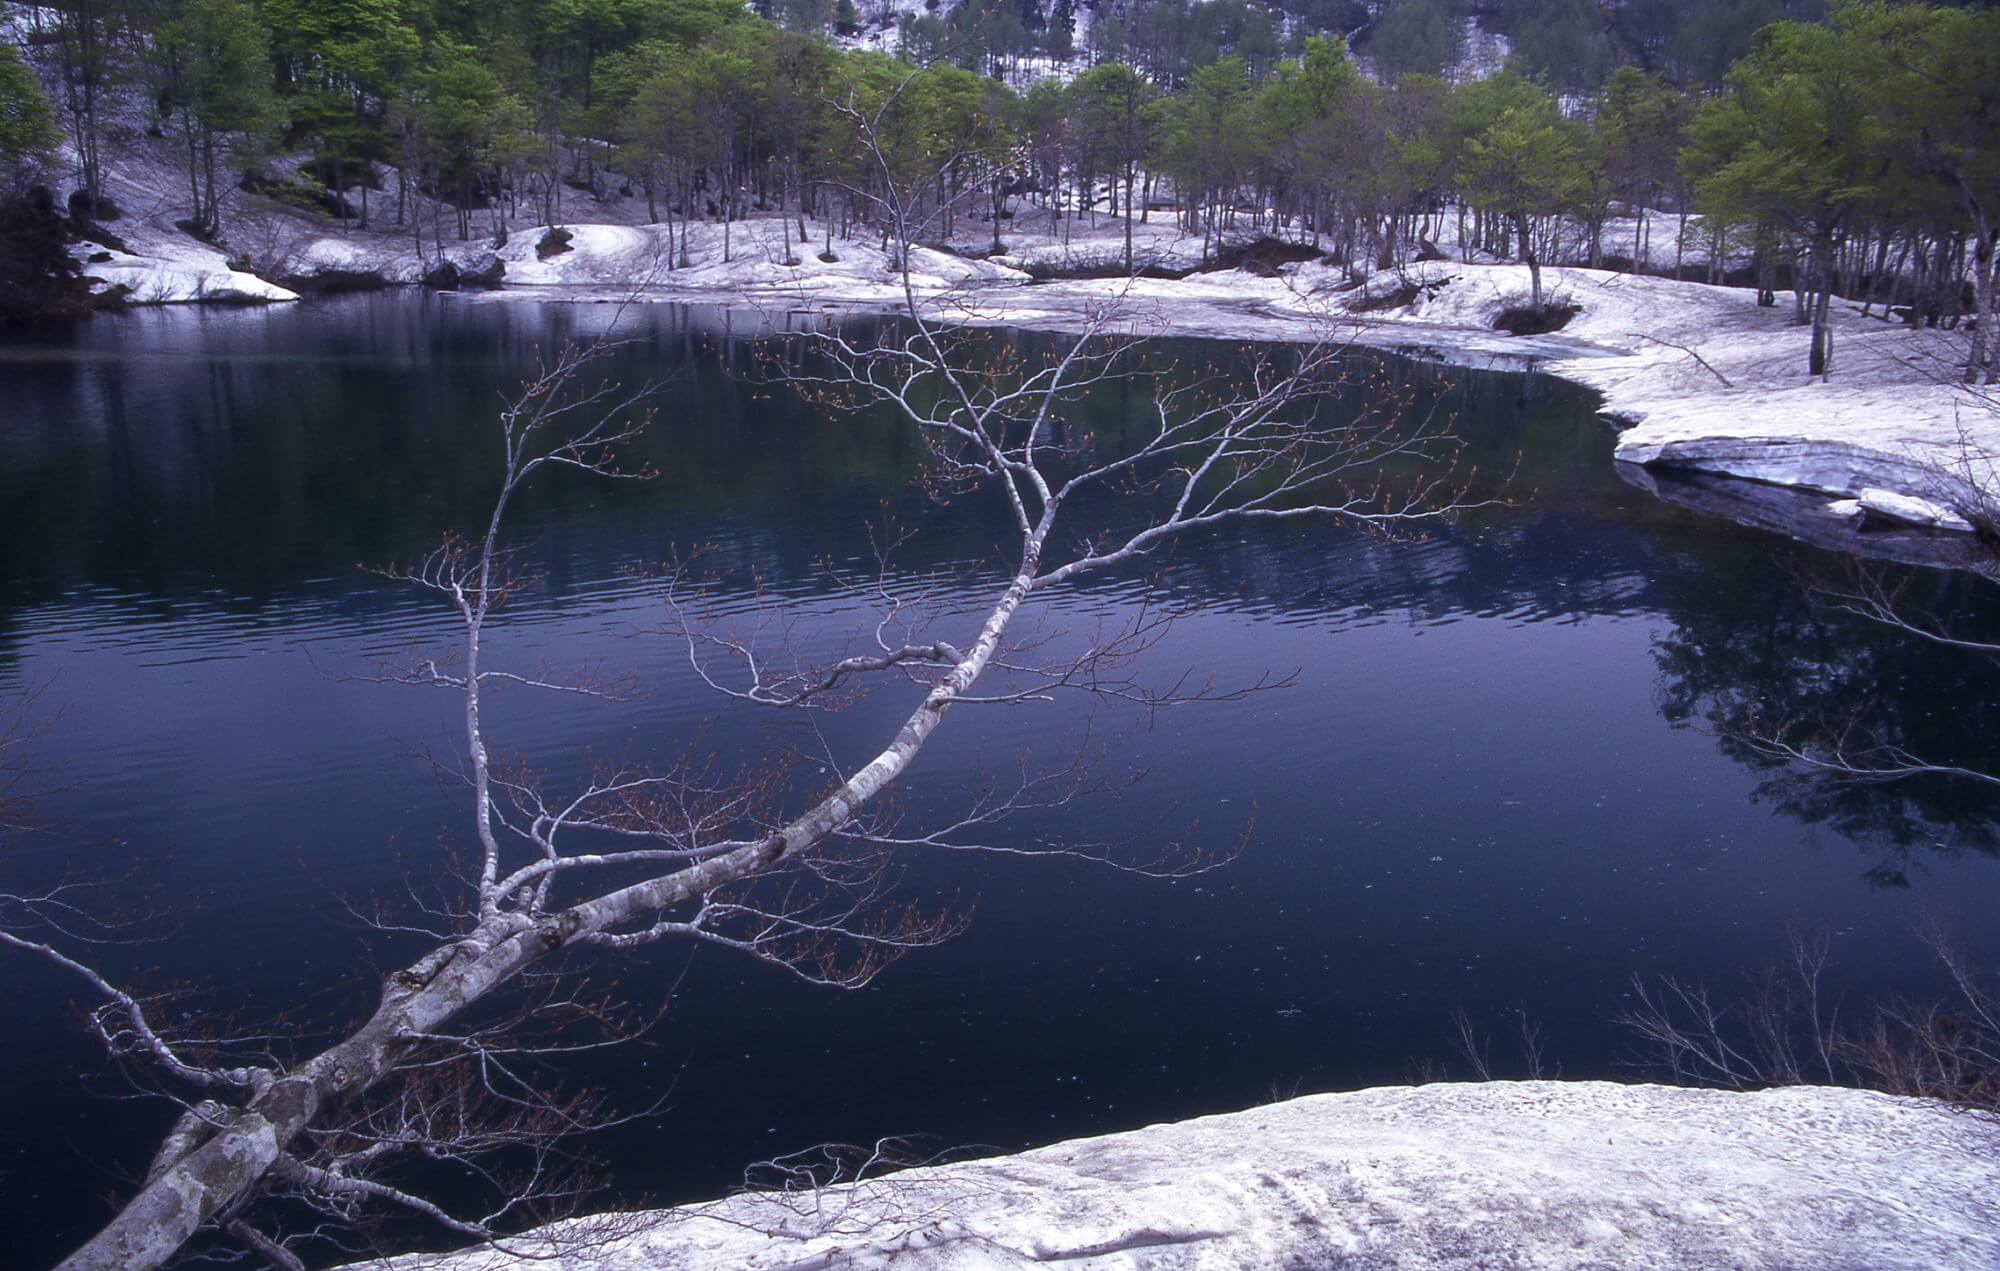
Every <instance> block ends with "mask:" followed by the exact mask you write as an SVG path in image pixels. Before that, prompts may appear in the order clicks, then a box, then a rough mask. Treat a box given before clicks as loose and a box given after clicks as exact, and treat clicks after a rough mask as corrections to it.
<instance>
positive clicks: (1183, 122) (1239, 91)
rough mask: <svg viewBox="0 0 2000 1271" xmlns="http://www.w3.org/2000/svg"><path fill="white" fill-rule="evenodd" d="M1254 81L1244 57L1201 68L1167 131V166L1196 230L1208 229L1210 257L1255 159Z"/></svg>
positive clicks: (1206, 245) (1173, 112)
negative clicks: (1252, 120) (1233, 201)
mask: <svg viewBox="0 0 2000 1271" xmlns="http://www.w3.org/2000/svg"><path fill="white" fill-rule="evenodd" d="M1250 102H1251V98H1250V80H1249V76H1248V74H1247V72H1246V71H1245V68H1244V65H1243V60H1242V59H1241V58H1238V57H1225V58H1222V59H1220V60H1218V61H1215V62H1212V63H1210V64H1209V65H1207V66H1203V67H1200V68H1198V69H1197V70H1196V71H1195V72H1194V73H1193V74H1192V75H1190V76H1189V77H1188V86H1187V91H1186V92H1185V93H1183V94H1181V95H1180V96H1179V97H1177V98H1175V99H1174V102H1173V107H1172V109H1171V110H1170V111H1169V112H1168V114H1167V118H1166V127H1165V129H1164V130H1163V134H1162V145H1161V157H1162V161H1163V166H1164V167H1165V168H1166V170H1167V171H1168V172H1170V173H1172V174H1173V177H1174V180H1175V181H1176V183H1178V185H1179V186H1180V190H1181V193H1182V196H1183V199H1184V201H1185V202H1186V204H1187V214H1188V217H1189V220H1190V228H1199V229H1200V230H1201V233H1202V258H1203V259H1204V260H1206V259H1207V258H1208V256H1209V253H1210V251H1211V250H1212V247H1213V245H1214V244H1215V242H1216V241H1217V239H1218V235H1219V233H1220V231H1221V229H1222V228H1223V226H1222V221H1223V217H1224V210H1225V208H1226V207H1228V206H1229V205H1230V201H1231V199H1232V196H1233V195H1234V193H1235V191H1236V187H1237V185H1238V184H1239V182H1240V180H1241V178H1242V175H1243V173H1244V171H1245V169H1246V167H1247V166H1248V164H1249V162H1250V161H1251V159H1252V158H1253V157H1254V155H1253V151H1252V147H1251V138H1252V128H1251V112H1250Z"/></svg>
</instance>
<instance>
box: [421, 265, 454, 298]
mask: <svg viewBox="0 0 2000 1271" xmlns="http://www.w3.org/2000/svg"><path fill="white" fill-rule="evenodd" d="M417 281H418V282H419V283H421V284H423V285H424V286H426V287H428V288H430V289H431V290H432V291H457V290H458V287H459V275H458V266H457V265H455V264H453V263H452V262H451V261H448V260H441V261H439V262H438V263H437V264H435V265H432V266H431V267H430V268H429V269H426V270H425V271H424V273H423V276H422V277H421V278H419V279H417Z"/></svg>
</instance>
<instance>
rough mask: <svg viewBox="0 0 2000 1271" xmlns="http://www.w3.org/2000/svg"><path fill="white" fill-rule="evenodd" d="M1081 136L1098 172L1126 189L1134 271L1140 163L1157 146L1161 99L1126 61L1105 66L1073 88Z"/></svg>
mask: <svg viewBox="0 0 2000 1271" xmlns="http://www.w3.org/2000/svg"><path fill="white" fill-rule="evenodd" d="M1070 92H1071V95H1072V100H1073V101H1074V102H1075V104H1076V109H1077V124H1078V135H1079V136H1080V137H1081V138H1083V139H1085V141H1086V142H1087V144H1089V145H1090V146H1091V147H1092V149H1093V159H1094V160H1095V162H1094V163H1093V164H1092V165H1091V166H1092V168H1093V170H1096V169H1098V168H1100V167H1101V168H1102V169H1103V170H1106V171H1110V172H1115V173H1117V174H1118V175H1119V177H1120V179H1121V180H1122V181H1123V183H1124V186H1125V272H1126V273H1127V274H1130V273H1131V272H1132V222H1133V219H1134V217H1133V212H1134V206H1135V204H1136V203H1137V202H1139V199H1140V195H1139V164H1140V161H1141V160H1143V159H1144V158H1145V156H1146V154H1147V152H1148V151H1150V150H1151V149H1152V148H1153V147H1154V145H1155V143H1156V133H1157V131H1158V128H1157V124H1158V117H1157V114H1156V112H1154V110H1153V101H1154V99H1155V98H1156V97H1157V95H1158V94H1157V93H1156V91H1155V90H1154V88H1153V86H1152V84H1151V83H1150V82H1148V81H1147V80H1146V79H1145V77H1144V76H1142V75H1140V74H1139V72H1137V71H1135V70H1133V69H1132V68H1131V67H1129V66H1126V65H1124V64H1123V63H1121V62H1106V63H1104V64H1102V65H1100V66H1094V67H1092V68H1091V69H1090V70H1088V71H1085V72H1084V73H1083V74H1081V75H1079V76H1077V78H1076V81H1075V82H1074V83H1073V84H1072V85H1071V87H1070Z"/></svg>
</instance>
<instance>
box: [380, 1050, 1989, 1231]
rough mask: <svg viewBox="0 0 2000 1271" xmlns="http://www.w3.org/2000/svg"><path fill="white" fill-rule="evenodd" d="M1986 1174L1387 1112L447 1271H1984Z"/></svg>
mask: <svg viewBox="0 0 2000 1271" xmlns="http://www.w3.org/2000/svg"><path fill="white" fill-rule="evenodd" d="M1996 1149H2000V1128H1996V1126H1995V1125H1994V1124H1993V1123H1992V1122H1989V1121H1986V1120H1982V1119H1977V1118H1974V1117H1972V1116H1967V1115H1956V1114H1953V1113H1950V1112H1947V1111H1943V1110H1940V1109H1938V1108H1935V1107H1931V1106H1928V1105H1925V1104H1921V1103H1918V1102H1915V1101H1912V1100H1905V1099H1896V1098H1892V1097H1889V1096H1886V1095H1879V1094H1873V1093H1869V1092H1865V1091H1857V1090H1835V1089H1826V1088H1814V1087H1805V1088H1794V1089H1786V1090H1773V1091H1765V1092H1760V1093H1730V1092H1721V1091H1707V1090H1686V1089H1675V1088H1669V1087H1663V1086H1645V1085H1618V1084H1612V1083H1607V1082H1496V1083H1485V1084H1473V1085H1458V1084H1445V1085H1429V1086H1421V1087H1414V1088H1412V1087H1393V1088H1382V1089H1373V1090H1363V1091H1358V1092H1355V1093H1352V1094H1329V1095H1314V1096H1310V1097H1307V1098H1301V1099H1293V1100H1289V1101H1287V1102H1284V1103H1277V1104H1272V1105H1269V1106H1267V1107H1260V1108H1253V1109H1251V1110H1249V1111H1246V1112H1238V1113H1233V1114H1229V1115H1226V1116H1212V1117H1202V1118H1199V1119H1196V1120H1191V1121H1183V1122H1178V1123H1174V1124H1168V1125H1155V1126H1149V1127H1147V1128H1145V1129H1143V1130H1134V1131H1131V1132H1129V1133H1124V1134H1111V1135H1106V1136H1104V1137H1102V1138H1094V1139H1079V1140H1075V1141H1072V1142H1067V1143H1058V1144H1055V1145H1053V1146H1051V1147H1046V1148H1041V1149H1038V1150H1036V1151H1031V1152H1024V1153H1021V1154H1019V1155H1016V1156H1003V1157H996V1158H993V1159H991V1160H985V1161H977V1162H970V1163H965V1164H958V1165H945V1166H936V1167H929V1168H924V1169H915V1170H909V1171H906V1172H904V1173H901V1174H896V1175H892V1176H889V1177H887V1178H885V1179H882V1180H879V1181H875V1182H864V1183H861V1184H857V1185H851V1186H845V1187H841V1188H837V1189H828V1190H827V1191H825V1192H821V1193H819V1194H817V1195H814V1194H805V1195H796V1194H795V1195H791V1196H777V1195H771V1194H750V1195H743V1196H737V1197H733V1198H731V1199H728V1200H723V1201H717V1202H715V1203H713V1204H708V1205H694V1206H687V1207H684V1208H681V1209H675V1210H667V1211H661V1212H659V1213H655V1214H650V1215H643V1216H640V1217H639V1219H638V1220H637V1222H636V1229H633V1230H628V1231H627V1232H626V1233H625V1234H622V1235H619V1236H617V1237H615V1238H613V1239H611V1240H610V1241H609V1242H607V1243H603V1244H599V1245H595V1246H594V1247H588V1248H585V1249H581V1250H579V1249H559V1247H558V1246H555V1245H548V1244H544V1243H543V1240H542V1239H538V1236H537V1235H531V1236H529V1237H527V1238H525V1239H523V1240H518V1241H510V1242H509V1251H508V1252H507V1253H504V1254H503V1253H494V1252H491V1251H480V1252H470V1253H466V1254H462V1255H456V1256H454V1257H451V1258H446V1259H443V1260H442V1265H444V1266H446V1267H449V1268H451V1269H452V1271H473V1268H481V1269H482V1271H485V1269H495V1271H497V1269H498V1268H519V1269H520V1271H529V1268H539V1269H541V1271H641V1269H642V1268H655V1267H675V1268H686V1269H689V1271H694V1269H698V1268H717V1269H720V1268H729V1269H730V1271H756V1269H765V1271H776V1269H777V1268H794V1269H796V1268H802V1267H851V1268H869V1267H877V1268H888V1267H894V1268H897V1269H899V1271H959V1269H969V1268H1005V1267H1038V1266H1047V1265H1050V1264H1056V1265H1060V1266H1064V1267H1070V1268H1076V1269H1078V1271H1112V1269H1114V1268H1117V1269H1120V1271H1138V1269H1140V1268H1146V1269H1150V1271H1168V1269H1179V1271H1205V1269H1209V1268H1214V1269H1217V1271H1220V1269H1222V1268H1229V1269H1231V1271H1236V1269H1238V1268H1248V1267H1273V1268H1276V1267H1295V1268H1307V1267H1314V1268H1317V1267H1326V1268H1332V1267H1351V1268H1362V1267H1367V1268H1391V1267H1394V1268H1403V1269H1405V1271H1426V1269H1436V1268H1466V1269H1468V1271H1469V1269H1470V1268H1475V1267H1478V1268H1491V1267H1508V1268H1544V1269H1553V1268H1586V1267H1588V1268H1610V1267H1646V1268H1677V1267H1685V1268H1695V1267H1702V1268H1707V1267H1730V1268H1736V1269H1738V1271H1754V1269H1757V1268H1773V1269H1775V1268H1780V1267H1783V1268H1801V1267H1813V1268H1857V1269H1858V1268H1863V1267H1866V1268H1873V1269H1876V1271H1888V1269H1892V1268H1927V1269H1936V1268H1951V1267H1967V1268H1970V1267H1992V1266H1996V1265H2000V1151H1996ZM585 1221H588V1220H585ZM564 1226H565V1225H559V1226H557V1227H554V1228H548V1229H545V1233H555V1234H559V1233H560V1232H561V1231H562V1230H563V1229H564ZM572 1230H574V1228H572ZM545 1233H538V1235H543V1234H545ZM537 1257H547V1258H549V1259H550V1260H536V1258H537ZM404 1265H414V1261H413V1260H411V1261H407V1262H405V1264H404ZM426 1265H430V1262H429V1261H428V1260H427V1261H426Z"/></svg>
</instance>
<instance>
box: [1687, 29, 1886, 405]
mask: <svg viewBox="0 0 2000 1271" xmlns="http://www.w3.org/2000/svg"><path fill="white" fill-rule="evenodd" d="M1878 57H1879V50H1878V49H1876V48H1875V47H1873V46H1872V44H1871V42H1870V40H1869V38H1868V37H1867V35H1866V34H1865V31H1864V30H1863V29H1862V28H1860V27H1857V26H1856V25H1854V24H1850V23H1842V22H1836V24H1835V25H1834V26H1831V27H1823V26H1817V25H1813V24H1810V23H1805V22H1780V23H1776V24H1774V25H1772V26H1770V27H1768V28H1766V29H1765V30H1764V31H1763V32H1761V33H1760V34H1759V36H1758V39H1757V47H1756V48H1755V49H1754V50H1753V51H1752V52H1751V53H1750V54H1749V56H1747V57H1745V58H1743V59H1742V60H1741V61H1739V62H1738V63H1737V64H1736V65H1735V66H1734V67H1733V68H1731V70H1730V72H1729V76H1728V87H1729V92H1728V93H1727V94H1726V95H1725V96H1722V97H1720V98H1716V99H1714V100H1712V101H1709V102H1707V103H1706V104H1704V105H1703V107H1702V108H1701V110H1700V112H1699V113H1698V114H1697V115H1696V116H1695V120H1694V123H1693V124H1692V125H1691V127H1690V129H1689V139H1690V141H1689V146H1688V148H1687V149H1686V151H1685V152H1684V154H1683V163H1684V164H1685V165H1686V166H1687V168H1688V170H1689V173H1690V175H1691V176H1693V177H1694V191H1695V200H1696V205H1697V207H1699V208H1700V209H1701V210H1702V212H1703V214H1704V215H1706V216H1711V217H1714V218H1716V219H1717V220H1718V221H1720V222H1722V223H1724V224H1730V225H1755V226H1766V227H1772V228H1774V229H1775V230H1776V231H1778V232H1781V233H1783V234H1784V235H1786V236H1787V237H1788V238H1789V239H1791V240H1792V241H1795V242H1796V243H1798V244H1799V245H1800V246H1801V247H1802V249H1803V260H1802V261H1801V263H1800V265H1799V266H1798V267H1797V268H1796V269H1795V273H1796V275H1797V277H1796V278H1795V282H1796V284H1797V286H1798V289H1799V294H1800V297H1801V299H1802V300H1804V301H1805V305H1804V307H1805V308H1806V310H1807V314H1808V320H1809V321H1810V322H1811V323H1812V341H1811V345H1810V349H1809V352H1808V354H1807V368H1808V371H1809V373H1810V374H1813V375H1817V376H1820V377H1822V378H1824V377H1825V376H1828V375H1830V374H1831V373H1832V369H1833V320H1832V299H1833V286H1834V269H1835V264H1836V259H1837V256H1838V254H1839V251H1840V249H1841V246H1842V244H1843V242H1844V241H1845V239H1846V236H1847V234H1848V233H1849V232H1850V230H1851V229H1852V228H1853V226H1854V223H1855V221H1856V220H1857V219H1859V217H1860V216H1862V215H1863V214H1864V212H1865V211H1866V210H1867V209H1868V208H1869V207H1870V206H1871V205H1872V204H1873V203H1874V201H1875V200H1876V199H1877V198H1878V196H1879V195H1880V193H1881V186H1880V182H1881V181H1882V178H1883V177H1884V175H1885V174H1886V172H1887V170H1888V163H1887V160H1886V158H1885V148H1884V144H1883V143H1884V141H1885V139H1886V138H1885V128H1886V124H1885V121H1884V119H1883V118H1882V116H1881V115H1880V113H1879V112H1878V111H1877V110H1876V108H1875V101H1874V97H1873V94H1872V92H1871V89H1872V88H1873V87H1876V86H1878V85H1879V80H1878V79H1877V78H1876V77H1875V76H1873V75H1871V74H1870V67H1871V64H1874V65H1879V62H1878V60H1877V59H1878Z"/></svg>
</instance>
